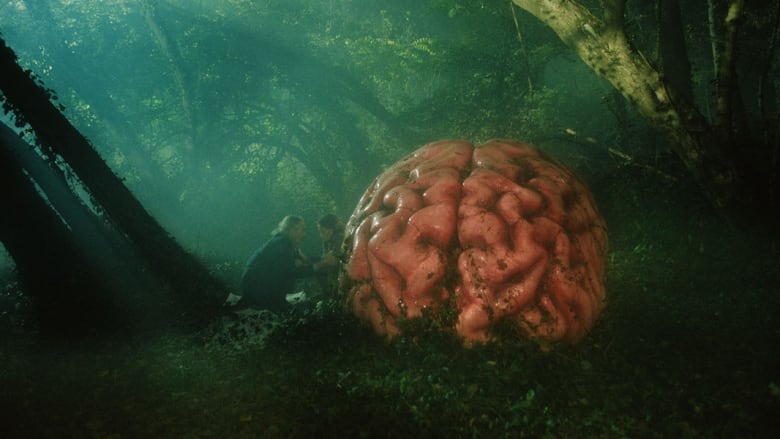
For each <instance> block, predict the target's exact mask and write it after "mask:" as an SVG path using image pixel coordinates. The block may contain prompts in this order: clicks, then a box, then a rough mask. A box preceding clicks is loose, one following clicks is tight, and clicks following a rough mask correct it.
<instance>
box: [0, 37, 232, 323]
mask: <svg viewBox="0 0 780 439" xmlns="http://www.w3.org/2000/svg"><path fill="white" fill-rule="evenodd" d="M0 71H2V72H3V75H2V76H0V90H2V92H3V93H4V94H5V97H6V103H5V105H10V106H11V107H12V108H15V109H16V113H17V116H21V117H22V118H23V120H22V122H25V123H29V124H30V126H31V127H32V128H33V130H34V131H35V133H36V135H37V138H38V142H39V143H40V144H41V145H42V146H44V147H45V148H48V149H50V150H51V151H52V152H53V153H55V154H57V155H59V156H61V157H62V158H63V159H64V160H65V161H66V162H67V163H68V165H69V166H70V167H71V168H72V169H73V170H74V171H75V172H76V174H77V175H78V177H79V178H80V180H81V181H82V182H83V183H84V185H85V187H86V188H87V189H88V190H89V191H90V193H91V195H92V196H93V197H94V199H95V200H96V201H97V202H98V203H99V204H100V206H101V207H102V208H103V209H104V211H105V212H106V214H107V215H108V216H109V218H110V219H111V220H112V222H113V224H114V225H115V227H116V228H117V229H118V230H120V231H121V232H122V233H124V234H126V235H127V236H128V237H129V239H130V240H131V241H132V242H133V243H134V244H135V246H136V248H137V250H138V253H139V255H140V256H141V257H142V258H143V259H144V260H145V261H147V262H148V266H149V267H150V268H151V270H153V272H154V273H155V274H156V275H158V276H159V277H160V278H161V279H164V280H165V281H167V282H169V283H170V285H171V286H172V287H173V288H174V290H175V291H176V292H177V293H179V296H180V297H181V298H182V299H183V300H182V301H181V304H182V305H183V306H184V309H183V311H194V310H201V311H203V310H206V309H213V308H214V307H216V306H219V305H220V304H221V303H222V302H223V300H224V297H225V295H226V292H225V291H226V290H225V287H224V286H223V284H222V282H221V281H219V280H218V279H216V278H215V277H213V276H212V275H211V274H210V273H209V272H208V271H207V270H206V269H205V268H204V267H203V265H202V264H201V263H200V262H199V261H198V260H196V259H195V258H194V257H193V256H192V255H190V254H189V253H187V252H186V251H185V250H184V249H183V248H182V247H181V246H180V245H179V243H178V242H176V241H175V240H174V239H173V238H172V237H171V236H170V235H169V234H168V233H167V232H166V231H165V230H164V229H163V228H162V227H161V226H160V224H159V223H158V222H157V221H156V220H155V219H154V218H153V217H152V216H151V215H149V213H148V212H147V211H146V210H145V209H144V208H143V206H142V205H141V203H140V202H139V201H138V200H137V199H136V198H135V196H133V194H132V193H131V192H130V191H129V189H128V188H127V187H126V186H124V184H123V183H122V181H121V180H120V179H119V178H118V177H117V176H116V175H115V174H114V173H113V172H112V171H111V169H110V168H109V167H108V165H106V163H105V162H104V161H103V159H102V158H101V157H100V156H99V155H98V154H97V152H96V151H95V150H94V149H93V148H92V146H91V145H90V144H89V142H88V141H87V139H85V138H84V137H83V136H82V135H81V134H80V133H79V132H78V130H76V129H75V128H74V127H73V126H72V125H71V124H70V122H68V120H67V119H66V118H65V117H64V116H63V115H62V113H60V112H59V111H58V110H57V109H56V108H55V107H54V105H53V104H52V103H51V101H50V100H49V96H48V94H47V92H46V91H45V90H44V89H42V88H41V87H40V86H38V85H37V84H36V83H35V82H34V81H33V80H32V79H31V78H30V75H29V74H28V73H27V72H25V71H23V70H22V69H21V68H20V67H19V65H18V64H17V63H16V55H15V54H14V53H13V51H12V50H11V49H10V48H8V47H7V46H6V45H5V41H3V40H0ZM187 308H189V309H187Z"/></svg>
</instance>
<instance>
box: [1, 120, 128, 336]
mask: <svg viewBox="0 0 780 439" xmlns="http://www.w3.org/2000/svg"><path fill="white" fill-rule="evenodd" d="M14 136H16V134H15V133H14V132H13V131H11V130H10V129H8V128H7V127H6V126H5V125H2V126H0V205H2V207H3V210H2V212H3V213H2V215H0V241H2V242H3V244H4V246H5V248H6V250H7V251H8V253H9V254H10V255H11V257H12V258H13V259H14V261H15V262H16V271H17V276H18V279H19V284H20V285H21V287H22V288H23V289H24V291H25V292H26V293H27V294H28V295H30V297H32V298H33V302H34V304H35V309H36V312H37V317H38V322H39V325H40V327H41V329H42V330H44V331H46V332H48V333H51V332H56V333H67V334H69V333H73V332H74V331H75V332H81V331H83V330H88V329H91V328H95V327H101V328H104V327H106V326H108V325H111V326H116V325H118V324H120V322H119V321H118V316H119V313H118V312H117V311H118V310H117V309H116V308H115V307H114V303H113V301H112V300H111V298H110V297H109V296H107V295H106V294H104V293H103V292H102V290H103V285H102V282H101V281H100V279H99V276H96V273H95V271H94V270H91V266H90V264H89V263H87V260H86V259H85V258H84V255H83V253H82V252H81V251H79V249H78V244H77V243H76V242H75V241H74V239H73V235H72V234H71V232H70V230H69V229H68V227H67V226H66V225H65V224H64V223H63V222H62V220H61V219H60V217H59V216H58V215H57V214H56V212H55V211H54V210H53V209H51V206H50V205H49V204H47V203H46V201H45V200H44V199H43V198H42V197H41V196H40V194H39V193H38V190H37V189H36V188H35V186H34V184H33V182H32V181H31V180H30V178H29V177H28V175H27V174H25V172H24V171H23V167H22V164H21V163H20V161H19V160H18V157H17V155H16V154H15V153H14V151H15V146H14V145H13V142H14V141H15V140H16V141H19V139H14Z"/></svg>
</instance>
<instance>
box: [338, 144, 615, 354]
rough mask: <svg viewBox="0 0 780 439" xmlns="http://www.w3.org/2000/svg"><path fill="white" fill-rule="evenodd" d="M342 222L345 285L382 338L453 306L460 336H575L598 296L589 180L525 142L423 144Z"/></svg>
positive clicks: (601, 243) (596, 234)
mask: <svg viewBox="0 0 780 439" xmlns="http://www.w3.org/2000/svg"><path fill="white" fill-rule="evenodd" d="M346 232H347V240H346V245H345V246H346V247H347V252H346V256H345V264H344V270H343V273H342V277H341V281H342V289H343V290H345V291H346V292H347V301H348V304H349V306H350V308H351V310H352V311H353V312H354V313H355V314H356V315H357V316H358V317H360V318H361V319H363V320H365V321H367V322H369V323H370V324H371V325H372V327H373V328H374V330H375V331H376V332H377V333H378V334H381V335H386V336H388V337H393V336H395V335H396V334H398V333H399V332H400V330H401V328H402V327H403V325H402V324H400V323H401V322H403V321H404V320H405V319H411V318H414V317H420V316H422V315H423V314H424V312H425V311H426V310H430V311H439V310H441V309H442V307H450V309H451V310H453V311H454V312H455V314H456V317H454V318H452V319H450V320H451V321H452V327H453V329H454V330H455V331H456V332H457V333H458V334H459V335H460V336H462V337H463V339H464V341H465V343H466V344H467V345H470V344H473V343H474V342H484V341H488V340H491V339H492V338H494V336H495V332H496V331H495V329H496V327H497V325H498V324H502V325H505V324H509V325H510V327H511V328H513V329H516V330H517V332H518V333H520V334H522V335H523V336H525V337H527V338H529V339H535V340H539V341H544V342H569V343H573V342H576V341H578V340H580V339H582V337H583V336H584V335H585V334H586V333H587V332H588V331H589V330H590V329H591V328H592V326H593V324H594V322H595V320H596V318H597V317H598V315H599V313H600V312H601V310H602V308H603V305H604V300H605V288H604V281H605V275H604V260H605V255H606V251H607V235H606V225H605V223H604V220H603V218H602V217H601V215H600V214H599V213H598V211H597V210H596V207H595V204H594V202H593V197H592V195H591V193H590V191H589V190H588V188H587V187H586V186H585V184H584V183H583V182H582V181H581V180H580V179H579V178H578V177H577V176H576V175H574V173H573V172H572V171H571V170H569V169H568V168H566V167H565V166H563V165H562V164H560V163H559V162H557V161H555V160H553V159H551V158H550V157H548V156H546V155H545V154H544V153H542V152H541V151H539V150H538V149H536V148H534V147H533V146H531V145H528V144H524V143H519V142H513V141H505V140H491V141H488V142H486V143H485V144H482V145H479V146H473V145H472V144H471V143H470V142H467V141H462V140H448V141H440V142H435V143H430V144H428V145H425V146H423V147H421V148H420V149H418V150H417V151H415V152H413V153H411V154H409V155H408V156H406V157H404V158H403V159H401V160H400V161H399V162H397V163H396V164H394V165H393V166H391V167H390V168H389V169H387V170H386V171H385V172H384V173H382V174H381V175H380V176H378V177H377V178H376V180H375V181H374V182H373V184H372V185H371V186H370V187H369V188H368V189H367V190H366V192H365V194H364V195H363V196H362V198H361V199H360V201H359V203H358V205H357V207H356V208H355V211H354V212H353V214H352V216H351V218H350V220H349V222H348V224H347V230H346ZM502 327H504V326H502Z"/></svg>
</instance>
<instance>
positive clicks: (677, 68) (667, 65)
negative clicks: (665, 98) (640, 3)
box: [658, 0, 693, 102]
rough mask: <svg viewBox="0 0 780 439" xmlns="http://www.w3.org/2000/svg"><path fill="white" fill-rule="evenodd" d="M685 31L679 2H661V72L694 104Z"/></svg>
mask: <svg viewBox="0 0 780 439" xmlns="http://www.w3.org/2000/svg"><path fill="white" fill-rule="evenodd" d="M684 29H685V28H684V26H683V23H682V16H681V15H680V2H679V0H659V1H658V60H659V64H660V66H661V71H662V72H663V73H664V76H665V78H666V82H668V83H669V84H670V85H671V86H672V87H674V88H675V90H677V93H678V96H679V97H680V98H682V99H686V100H687V101H688V102H693V87H692V86H691V63H690V61H689V60H688V49H687V44H686V42H685V33H684V32H683V31H684Z"/></svg>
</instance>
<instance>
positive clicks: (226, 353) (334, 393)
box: [0, 206, 780, 439]
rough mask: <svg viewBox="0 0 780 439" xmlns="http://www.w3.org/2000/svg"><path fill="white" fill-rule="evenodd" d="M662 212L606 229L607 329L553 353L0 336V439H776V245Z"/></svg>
mask: <svg viewBox="0 0 780 439" xmlns="http://www.w3.org/2000/svg"><path fill="white" fill-rule="evenodd" d="M668 207H669V209H672V211H674V212H676V213H674V214H671V215H670V214H669V212H660V213H659V214H657V215H656V216H655V217H654V218H655V219H653V215H652V214H649V213H648V214H647V215H644V216H643V219H642V221H641V222H638V221H637V222H631V221H628V220H625V221H623V220H621V221H620V223H619V224H621V225H620V226H619V227H615V230H614V231H612V230H611V233H612V235H611V236H613V237H614V239H613V244H612V250H611V251H610V254H609V272H608V273H609V274H608V304H607V308H606V310H605V312H604V313H603V315H602V317H601V319H600V320H599V322H598V323H597V325H596V327H595V329H594V330H593V331H592V333H591V334H589V335H588V337H587V338H586V339H585V340H584V341H583V342H581V343H580V344H578V345H576V346H570V347H558V348H555V349H553V350H551V351H549V352H544V351H542V350H540V349H539V348H538V347H537V346H535V345H533V344H529V343H524V342H521V341H511V340H508V341H504V342H501V343H494V344H490V345H485V346H478V347H475V348H472V349H464V348H462V347H460V346H459V345H458V344H457V342H456V341H454V340H452V339H451V338H449V337H448V336H446V335H444V334H436V333H433V334H428V335H422V336H418V337H416V338H415V339H408V338H401V339H398V340H397V341H395V342H393V343H389V344H388V343H384V342H382V341H380V340H379V339H377V338H376V337H375V336H374V335H373V334H371V333H369V332H368V331H367V330H366V329H365V328H363V327H362V326H360V325H358V324H356V322H355V321H354V320H353V319H352V318H351V317H348V316H345V315H343V314H341V313H340V312H339V311H338V309H337V307H335V306H325V307H323V308H321V309H319V310H316V311H309V312H306V313H303V314H301V315H299V316H298V317H296V318H288V319H286V320H284V321H282V322H281V324H279V325H278V326H277V327H276V328H275V329H274V330H273V331H272V333H271V334H270V335H269V336H268V338H267V339H265V342H264V343H263V344H259V343H256V341H257V338H253V337H252V336H246V338H243V337H245V336H244V335H242V334H241V333H232V334H228V340H227V341H225V340H222V341H217V340H216V339H215V338H214V337H215V334H216V333H217V332H219V331H220V329H219V325H220V324H219V323H215V325H217V326H216V330H215V327H212V328H210V329H208V330H200V331H195V332H182V331H173V330H172V331H166V332H160V333H156V334H153V335H145V336H143V337H141V336H138V337H131V338H130V339H127V338H124V339H121V340H110V339H109V340H106V339H103V340H102V341H100V342H94V343H92V342H88V341H83V340H82V341H80V342H68V343H66V342H63V341H62V340H60V341H53V340H46V339H42V338H41V337H39V336H36V335H35V333H34V332H32V331H29V330H24V329H23V328H21V329H20V328H19V327H18V325H17V326H16V327H17V329H8V328H7V327H3V328H2V329H3V331H4V332H2V333H0V335H1V336H2V343H0V362H2V364H0V413H2V415H3V418H4V419H5V420H4V421H3V422H2V424H0V438H28V437H40V438H46V437H52V438H61V437H63V438H64V437H78V438H116V439H118V438H135V437H145V438H152V437H177V438H209V437H220V438H253V437H263V438H265V437H295V438H299V437H300V438H308V437H321V438H327V437H341V438H347V437H423V438H424V437H533V438H545V437H549V438H559V437H579V438H586V437H598V438H613V437H614V438H636V437H642V438H654V437H657V438H668V437H691V438H693V437H697V438H698V437H729V438H748V437H750V438H753V437H756V438H760V437H767V438H769V437H777V432H778V431H780V416H778V414H780V355H778V347H780V323H778V318H777V315H778V311H780V295H779V294H778V288H779V287H780V259H779V258H778V250H777V249H776V248H775V247H774V244H773V242H776V241H773V239H774V238H772V239H767V238H766V236H762V233H761V232H760V231H759V232H756V233H749V231H746V230H745V229H744V228H740V227H736V226H734V225H732V224H731V223H729V222H728V221H720V220H717V221H711V220H709V218H710V216H709V214H708V213H707V212H703V213H700V214H691V213H690V212H686V211H676V210H674V209H677V208H678V207H679V206H668ZM605 216H607V217H608V218H609V216H608V215H605ZM613 216H616V215H613ZM660 218H663V219H660ZM653 221H655V222H653ZM10 318H11V315H10V314H5V315H4V319H5V320H9V319H10ZM5 323H7V322H5ZM5 326H8V325H5ZM215 331H216V332H215ZM223 335H224V334H223ZM231 337H232V338H231Z"/></svg>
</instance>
